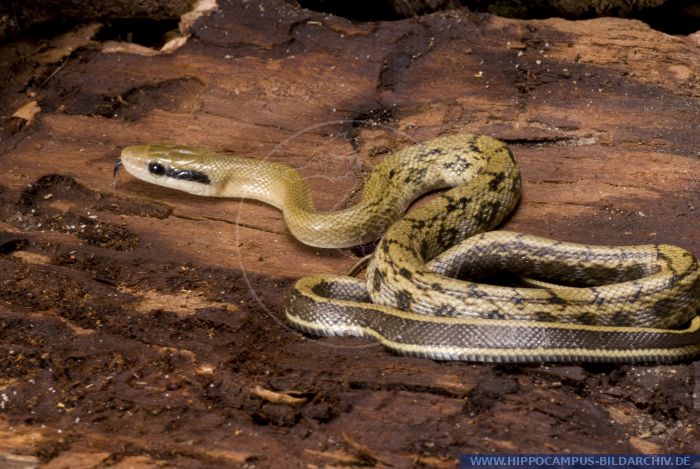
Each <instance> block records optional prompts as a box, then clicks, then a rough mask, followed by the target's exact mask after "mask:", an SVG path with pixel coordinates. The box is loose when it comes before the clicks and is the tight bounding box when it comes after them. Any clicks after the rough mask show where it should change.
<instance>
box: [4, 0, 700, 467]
mask: <svg viewBox="0 0 700 469" xmlns="http://www.w3.org/2000/svg"><path fill="white" fill-rule="evenodd" d="M191 34H192V35H191V36H190V37H189V39H188V40H187V42H186V43H185V44H184V45H183V46H182V47H180V48H179V49H178V50H176V51H174V52H172V53H170V54H162V53H156V51H152V54H143V53H141V54H136V53H133V52H129V51H133V50H134V49H133V48H129V47H126V46H124V47H122V48H121V49H120V48H119V47H114V44H112V45H111V46H110V48H109V49H108V50H110V51H112V52H110V53H107V52H105V50H102V46H103V45H102V44H100V43H99V41H95V40H91V39H89V38H85V36H81V37H82V38H83V39H81V40H83V41H84V45H83V46H81V47H78V48H75V49H73V51H72V52H70V53H68V54H67V55H66V54H64V55H61V54H57V55H55V56H53V57H59V58H58V59H55V61H54V62H52V61H51V59H50V57H49V58H46V56H41V57H42V58H43V60H44V61H43V62H40V57H39V55H36V53H34V52H33V53H30V54H28V55H27V56H26V57H25V59H24V61H23V62H22V63H24V66H26V67H29V69H25V68H21V67H20V69H18V71H17V73H15V74H10V75H7V76H8V79H7V80H6V83H5V88H6V90H8V92H7V93H5V95H4V97H3V98H2V103H3V106H4V109H5V110H4V111H3V112H2V116H3V123H2V129H1V130H0V134H1V136H2V140H0V152H1V155H0V233H2V237H0V242H3V241H2V240H5V241H7V242H8V243H9V242H10V241H12V243H10V244H7V243H6V244H7V246H8V248H7V250H6V252H4V251H3V253H0V349H1V353H0V357H1V358H0V411H1V412H0V413H1V415H2V419H1V420H0V431H1V432H3V433H2V434H3V435H11V436H12V438H11V439H9V438H8V439H5V438H2V441H3V442H4V443H3V444H0V457H1V458H3V460H4V461H12V464H14V465H15V466H13V467H32V465H36V464H37V461H38V463H41V464H43V465H44V466H45V467H63V466H64V465H65V464H66V461H84V464H85V465H91V466H94V465H99V464H101V465H103V466H115V465H116V466H117V467H119V465H120V464H121V465H123V466H124V467H143V468H146V467H154V466H157V465H171V466H176V467H201V466H207V465H208V466H212V465H213V466H221V467H235V466H240V465H242V464H251V465H252V464H255V465H257V466H259V467H279V465H280V464H284V465H288V466H303V465H322V464H374V465H375V466H381V465H383V464H392V465H394V466H395V467H406V466H410V465H411V464H414V465H425V466H428V467H454V465H455V461H456V460H457V458H458V457H459V455H460V454H461V453H475V452H506V453H508V452H511V453H512V452H522V451H528V452H565V451H567V452H573V453H575V452H591V451H596V452H604V453H625V452H644V453H657V452H685V453H697V452H700V447H698V438H697V434H698V431H700V429H699V428H698V421H700V419H698V412H699V411H700V404H699V403H698V400H697V399H698V393H697V389H696V388H697V382H698V381H697V378H696V377H697V376H698V373H700V369H699V368H698V363H699V362H697V361H696V362H694V363H682V364H678V365H673V366H609V367H608V366H553V365H543V366H491V365H476V364H467V363H437V362H433V361H429V360H420V359H413V358H402V357H397V356H393V355H391V354H389V353H387V352H386V351H384V350H383V349H382V348H381V347H379V346H376V345H374V344H371V343H368V342H366V341H363V340H359V339H349V338H346V339H319V340H317V339H312V338H308V337H304V336H302V335H300V334H298V333H296V332H295V331H293V330H291V329H290V328H289V327H288V326H287V325H286V323H285V321H284V317H283V308H284V304H285V301H286V295H287V291H288V288H289V286H290V285H291V283H292V282H293V281H294V280H295V279H297V278H298V277H300V276H303V275H307V274H309V273H317V272H326V273H330V272H335V273H342V272H344V271H346V270H347V269H348V268H349V267H350V266H351V265H352V264H354V263H355V261H356V260H357V257H356V255H355V254H354V253H353V252H352V251H349V250H319V249H314V248H309V247H306V246H303V245H301V244H299V243H298V242H296V241H295V240H294V239H292V238H291V237H290V236H289V235H288V233H287V231H286V228H285V226H284V223H283V220H282V218H281V216H280V214H279V212H278V211H276V210H275V209H273V208H270V207H267V206H265V205H262V204H259V203H255V202H241V201H237V200H219V199H202V198H197V197H194V196H190V195H187V194H183V193H178V192H174V191H171V190H167V189H164V188H158V187H155V186H150V185H147V184H144V183H142V182H139V181H136V180H134V179H133V178H130V177H129V176H127V175H120V177H119V180H118V181H117V189H116V191H113V190H112V170H113V163H114V161H115V159H116V158H117V156H118V155H119V151H120V149H121V148H123V147H124V146H127V145H131V144H137V143H144V142H159V141H162V142H177V143H181V144H189V145H198V146H205V147H208V148H211V149H214V150H219V151H231V152H236V153H241V154H245V155H249V156H251V157H254V158H269V159H274V160H276V161H284V162H287V163H289V164H292V165H294V166H296V167H298V168H299V169H300V170H301V171H302V172H303V173H304V174H305V175H306V176H307V177H308V178H309V180H310V182H311V185H312V187H313V192H314V197H315V200H316V201H317V202H318V205H319V206H320V207H322V208H324V209H333V208H337V207H343V206H347V205H348V204H351V203H352V201H353V193H354V191H356V190H357V188H358V187H359V185H360V184H361V182H362V178H363V176H364V175H365V174H366V172H367V171H368V170H370V169H371V167H372V166H373V165H375V164H376V163H377V162H379V161H381V159H382V158H383V157H384V156H385V155H386V154H387V153H388V152H390V151H393V150H396V149H398V148H400V147H402V146H404V145H406V144H409V143H410V142H412V141H421V140H425V139H428V138H431V137H433V136H436V135H439V134H444V133H450V132H471V133H484V134H489V135H493V136H496V137H498V138H501V139H503V140H505V141H507V142H509V143H510V145H511V147H512V149H513V151H514V153H515V154H516V156H517V158H518V160H519V162H520V165H521V166H522V171H523V177H524V189H523V197H522V202H521V204H520V206H519V208H518V211H517V212H516V214H515V215H514V216H513V217H512V218H511V219H510V220H509V221H508V223H507V224H506V225H505V226H506V228H508V229H513V230H518V231H523V232H528V233H532V234H537V235H543V236H549V237H554V238H558V239H562V240H567V241H576V242H585V243H598V244H637V243H672V244H678V245H681V246H684V247H685V248H687V249H689V250H691V251H692V252H694V253H695V254H696V255H700V237H699V235H698V229H697V228H698V226H699V225H698V222H699V221H700V211H699V210H700V207H698V195H699V194H700V178H698V174H700V160H699V159H698V152H697V146H698V140H699V139H700V135H699V134H698V128H700V88H699V87H698V76H699V75H700V58H699V56H698V54H697V48H696V46H694V45H692V43H691V42H690V41H687V40H685V39H684V38H681V37H672V36H668V35H664V34H661V33H658V32H655V31H653V30H651V29H650V28H648V27H647V26H645V25H644V24H642V23H640V22H636V21H629V20H620V19H599V20H591V21H584V22H569V21H564V20H556V19H552V20H541V21H519V20H507V19H503V18H499V17H495V16H490V15H477V14H472V13H470V12H469V11H467V10H465V9H460V10H455V11H450V12H445V13H436V14H433V15H428V16H425V17H420V18H415V19H408V20H402V21H396V22H376V23H354V22H351V21H347V20H344V19H342V18H338V17H334V16H332V15H326V14H319V13H315V12H312V11H309V10H305V9H301V8H298V7H295V6H292V5H290V4H287V3H285V2H283V1H281V0H280V1H278V0H263V1H261V2H255V3H247V2H230V3H226V4H222V5H221V6H220V9H219V10H217V11H213V12H211V13H210V14H208V15H204V16H202V17H201V18H199V19H198V20H197V21H195V22H194V23H193V24H192V26H191ZM52 47H54V48H58V45H55V44H52V43H51V42H50V41H49V43H47V44H46V48H45V49H44V50H45V51H46V50H50V49H51V48H52ZM22 50H23V51H26V50H27V49H22ZM119 50H121V52H118V51H119ZM141 52H143V51H142V50H141ZM17 63H19V62H17ZM36 63H41V67H44V69H45V70H46V71H47V73H45V74H44V75H42V76H43V77H44V79H43V80H40V81H38V80H35V79H33V78H32V77H33V75H32V72H30V71H28V70H31V69H32V67H34V64H36ZM52 67H53V68H52ZM54 71H55V73H54ZM49 77H50V79H46V78H49ZM32 101H35V102H36V105H35V106H33V107H32V106H30V107H29V108H24V111H23V112H22V113H17V111H18V110H20V109H22V108H23V107H24V106H26V105H27V103H29V102H32ZM37 109H38V110H37ZM29 111H31V112H29ZM13 114H17V116H16V117H11V116H12V115H13ZM4 245H5V244H3V246H4ZM260 388H262V389H265V390H269V391H270V392H273V393H278V394H284V395H289V396H292V397H296V398H299V399H301V400H303V401H304V402H303V403H295V404H289V405H287V404H284V403H279V402H270V401H269V400H266V399H264V398H262V397H260V393H259V392H256V389H260ZM693 393H694V394H693ZM17 461H19V462H17ZM17 464H25V466H18V465H17Z"/></svg>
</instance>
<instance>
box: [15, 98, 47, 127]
mask: <svg viewBox="0 0 700 469" xmlns="http://www.w3.org/2000/svg"><path fill="white" fill-rule="evenodd" d="M40 111H41V107H40V106H39V103H37V101H36V100H33V101H29V102H28V103H27V104H25V105H24V106H22V107H20V108H19V109H17V110H16V111H15V113H14V114H12V117H19V118H20V119H24V120H25V121H27V124H31V123H32V121H33V120H34V116H36V115H37V114H39V112H40Z"/></svg>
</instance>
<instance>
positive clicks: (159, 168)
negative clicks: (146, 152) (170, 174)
mask: <svg viewBox="0 0 700 469" xmlns="http://www.w3.org/2000/svg"><path fill="white" fill-rule="evenodd" d="M148 172H149V173H151V174H154V175H156V176H162V175H163V174H165V166H163V165H162V164H160V163H158V162H157V161H151V162H150V163H148Z"/></svg>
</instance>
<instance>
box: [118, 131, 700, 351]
mask: <svg viewBox="0 0 700 469" xmlns="http://www.w3.org/2000/svg"><path fill="white" fill-rule="evenodd" d="M120 162H121V164H122V165H123V166H124V167H125V168H126V169H127V171H129V173H131V174H132V175H134V176H136V177H138V178H140V179H143V180H145V181H148V182H152V183H154V184H159V185H163V186H167V187H172V188H176V189H180V190H184V191H187V192H191V193H194V194H199V195H204V196H216V197H244V198H252V199H257V200H260V201H263V202H266V203H269V204H271V205H274V206H275V207H277V208H279V209H280V210H282V212H283V214H284V219H285V221H286V223H287V226H288V227H289V230H290V231H291V233H292V234H293V235H294V236H295V237H296V238H297V239H298V240H300V241H301V242H303V243H306V244H309V245H312V246H317V247H324V248H330V247H349V246H355V245H358V244H363V243H367V242H369V241H373V240H375V239H377V238H379V237H380V236H382V233H384V232H385V231H386V233H384V236H383V237H382V238H381V240H380V241H379V244H378V246H377V248H376V251H375V253H374V256H373V258H372V260H371V261H370V263H369V266H368V268H367V279H366V280H360V279H357V278H354V277H347V276H329V275H317V276H310V277H304V278H302V279H300V280H299V281H298V282H297V283H296V285H295V286H294V288H293V291H292V295H291V298H290V301H289V305H288V308H287V311H286V314H287V318H288V320H289V322H290V323H291V324H293V325H294V326H295V327H297V328H299V329H301V330H303V331H306V332H310V333H312V334H316V335H324V336H333V335H352V336H361V337H368V338H372V339H374V340H376V341H378V342H380V343H382V344H384V345H385V346H386V347H387V348H389V349H391V350H392V351H394V352H396V353H399V354H404V355H413V356H419V357H426V358H433V359H440V360H469V361H483V362H542V361H550V362H671V361H677V360H682V359H687V358H692V357H694V356H696V355H698V354H700V317H698V316H697V313H698V310H699V309H700V267H699V266H698V261H697V260H696V259H695V258H694V257H693V256H692V255H691V254H690V253H689V252H688V251H686V250H684V249H681V248H679V247H676V246H670V245H644V246H625V247H603V246H587V245H580V244H573V243H565V242H559V241H554V240H549V239H545V238H540V237H536V236H529V235H525V234H520V233H513V232H508V231H489V230H492V229H493V228H494V227H495V226H496V225H498V224H499V223H501V221H503V219H504V218H505V217H506V216H507V215H508V214H509V213H510V212H511V211H512V210H513V208H514V207H515V205H516V203H517V201H518V198H519V194H520V172H519V169H518V166H517V163H516V161H515V158H514V156H513V154H512V153H511V152H510V150H509V149H508V148H507V147H506V146H505V144H503V143H502V142H500V141H498V140H496V139H493V138H491V137H487V136H475V135H465V134H460V135H450V136H443V137H439V138H436V139H433V140H430V141H427V142H424V143H421V144H418V145H414V146H410V147H408V148H406V149H403V150H401V151H398V152H396V153H394V154H392V155H390V156H388V157H387V158H385V159H384V160H383V161H382V163H380V164H379V165H377V166H376V167H375V168H374V170H373V171H372V173H371V174H370V176H369V178H368V180H367V181H366V183H365V186H364V190H363V193H362V198H361V201H360V202H359V203H358V204H357V205H355V206H353V207H351V208H348V209H346V210H341V211H338V212H328V213H320V212H317V211H316V210H315V208H314V204H313V202H312V199H311V195H310V192H309V188H308V185H307V184H306V182H305V181H304V179H303V178H302V177H301V175H300V174H299V173H298V172H297V171H296V170H295V169H293V168H291V167H289V166H287V165H284V164H280V163H274V162H269V161H259V160H254V159H247V158H239V157H235V156H231V155H222V154H218V153H214V152H211V151H208V150H203V149H196V148H188V147H182V146H174V145H172V146H171V145H144V146H135V147H127V148H126V149H124V151H123V152H122V156H121V161H120ZM444 188H451V189H450V190H447V191H445V192H442V193H440V194H439V195H438V196H436V197H434V198H433V199H432V200H430V201H429V202H428V203H427V204H425V205H423V206H422V207H420V208H417V209H415V210H412V211H411V212H410V213H409V214H408V215H406V216H404V217H403V218H400V217H401V216H402V215H403V213H404V212H405V211H406V209H407V207H408V206H409V204H410V203H411V202H412V201H413V200H414V199H415V198H417V197H419V196H420V195H422V194H425V193H427V192H430V191H433V190H436V189H444ZM480 233H481V234H480ZM500 272H508V273H511V274H512V275H513V276H514V278H516V279H517V282H516V283H515V284H514V286H501V285H497V284H487V283H478V279H481V278H484V277H486V278H488V277H489V276H492V275H493V274H497V273H500Z"/></svg>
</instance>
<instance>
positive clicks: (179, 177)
mask: <svg viewBox="0 0 700 469" xmlns="http://www.w3.org/2000/svg"><path fill="white" fill-rule="evenodd" d="M217 157H219V155H216V154H215V153H212V152H210V151H208V150H204V149H199V148H192V147H185V146H180V145H137V146H130V147H126V148H124V150H122V154H121V157H120V159H119V160H118V161H120V162H121V163H120V165H121V166H123V167H124V169H126V171H127V172H128V173H129V174H131V175H132V176H134V177H136V178H138V179H141V180H143V181H146V182H150V183H152V184H157V185H159V186H165V187H170V188H172V189H177V190H181V191H185V192H189V193H191V194H196V195H206V196H212V195H217V194H216V192H217V186H218V185H217V181H216V180H214V177H213V175H214V174H216V171H214V170H215V169H216V166H217V165H216V162H217V160H218V158H217ZM115 174H116V169H115Z"/></svg>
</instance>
